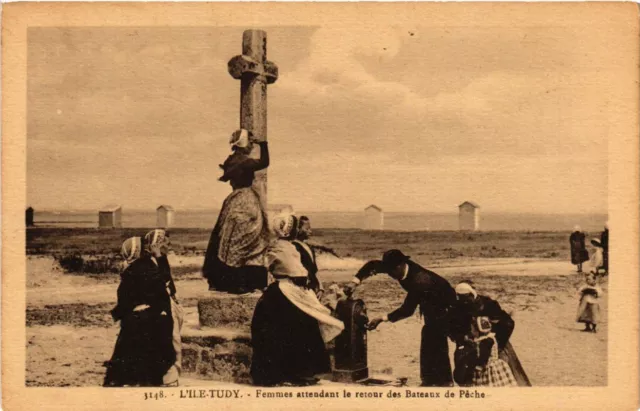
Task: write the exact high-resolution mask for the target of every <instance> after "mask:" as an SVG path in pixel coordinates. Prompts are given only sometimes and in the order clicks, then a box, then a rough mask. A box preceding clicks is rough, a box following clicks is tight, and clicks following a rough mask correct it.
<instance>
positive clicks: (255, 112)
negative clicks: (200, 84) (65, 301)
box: [228, 30, 278, 209]
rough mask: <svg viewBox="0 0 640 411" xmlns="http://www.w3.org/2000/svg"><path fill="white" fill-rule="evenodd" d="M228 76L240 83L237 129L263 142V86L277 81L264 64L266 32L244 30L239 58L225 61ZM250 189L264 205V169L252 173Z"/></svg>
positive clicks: (269, 65) (271, 67)
mask: <svg viewBox="0 0 640 411" xmlns="http://www.w3.org/2000/svg"><path fill="white" fill-rule="evenodd" d="M228 66H229V74H231V76H232V77H233V78H235V79H237V80H240V128H243V129H246V130H249V131H251V132H252V133H253V135H254V136H255V138H256V140H258V141H266V140H267V85H268V84H272V83H274V82H275V81H276V80H277V79H278V67H277V66H276V65H275V64H274V63H272V62H270V61H267V33H265V32H264V31H262V30H245V32H244V33H243V34H242V55H240V56H235V57H234V58H232V59H231V60H229V65H228ZM253 187H254V188H255V189H256V191H257V192H258V195H259V196H260V201H261V202H262V205H263V207H264V209H266V206H267V170H266V169H265V170H261V171H258V172H256V176H255V180H254V182H253Z"/></svg>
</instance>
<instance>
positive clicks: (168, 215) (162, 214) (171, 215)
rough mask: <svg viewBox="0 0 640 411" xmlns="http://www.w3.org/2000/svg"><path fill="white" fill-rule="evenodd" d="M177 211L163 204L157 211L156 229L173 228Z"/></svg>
mask: <svg viewBox="0 0 640 411" xmlns="http://www.w3.org/2000/svg"><path fill="white" fill-rule="evenodd" d="M175 216H176V211H175V210H174V208H173V207H171V206H170V205H166V204H162V205H160V206H159V207H158V208H157V209H156V227H158V228H165V229H166V228H171V227H173V223H174V221H175Z"/></svg>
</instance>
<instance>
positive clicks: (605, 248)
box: [600, 221, 609, 274]
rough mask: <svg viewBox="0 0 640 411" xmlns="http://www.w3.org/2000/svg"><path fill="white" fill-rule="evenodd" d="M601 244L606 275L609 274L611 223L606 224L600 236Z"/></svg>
mask: <svg viewBox="0 0 640 411" xmlns="http://www.w3.org/2000/svg"><path fill="white" fill-rule="evenodd" d="M600 244H601V245H602V266H603V267H604V271H605V274H609V222H608V221H607V222H606V223H605V224H604V231H603V232H602V234H600Z"/></svg>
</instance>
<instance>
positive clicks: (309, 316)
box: [251, 216, 344, 386]
mask: <svg viewBox="0 0 640 411" xmlns="http://www.w3.org/2000/svg"><path fill="white" fill-rule="evenodd" d="M296 225H297V221H296V219H295V217H294V216H286V217H281V218H278V219H277V221H276V222H275V224H274V230H275V231H276V233H278V236H279V238H280V239H279V240H278V241H276V242H275V243H274V244H272V245H271V246H270V247H269V251H268V253H267V261H268V266H269V271H270V272H271V274H272V275H273V277H274V278H275V280H276V281H275V282H274V283H272V284H271V285H269V287H268V288H267V290H266V291H265V292H264V294H263V295H262V297H261V298H260V300H258V303H257V304H256V308H255V311H254V314H253V319H252V321H251V345H252V348H253V357H252V360H251V377H252V379H253V384H254V385H258V386H275V385H293V386H302V385H312V384H315V383H316V382H317V381H318V380H317V379H316V376H318V375H319V374H323V373H328V372H330V371H331V365H330V360H329V354H328V352H327V349H326V346H325V343H327V342H329V341H331V340H332V339H334V338H335V337H336V336H338V334H340V332H341V331H342V330H343V329H344V324H343V323H342V322H341V321H339V320H337V319H336V318H334V317H332V316H331V312H330V310H329V309H328V308H326V307H325V306H323V305H322V304H321V303H320V301H319V300H318V298H317V297H316V294H315V293H314V292H313V291H312V290H310V289H309V288H308V287H307V286H306V285H307V281H308V278H307V270H306V269H305V268H304V267H303V266H302V263H301V262H300V254H299V253H298V252H297V250H296V248H295V247H294V246H293V244H291V242H290V240H292V239H293V238H295V227H296Z"/></svg>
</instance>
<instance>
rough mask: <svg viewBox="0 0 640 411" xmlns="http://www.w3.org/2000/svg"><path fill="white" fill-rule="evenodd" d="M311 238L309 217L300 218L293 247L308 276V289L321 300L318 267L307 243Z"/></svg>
mask: <svg viewBox="0 0 640 411" xmlns="http://www.w3.org/2000/svg"><path fill="white" fill-rule="evenodd" d="M310 236H311V222H310V221H309V217H307V216H300V220H299V222H298V234H297V236H296V239H295V240H293V245H294V246H295V247H296V250H298V252H299V253H300V261H301V262H302V265H303V266H304V268H306V269H307V274H308V276H309V284H308V287H309V288H310V289H312V290H313V292H314V293H316V295H317V296H318V298H322V294H323V293H324V287H323V286H322V283H321V282H320V279H319V278H318V265H317V264H316V252H315V251H314V249H313V248H311V246H310V245H309V244H308V243H307V240H308V239H309V237H310Z"/></svg>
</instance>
